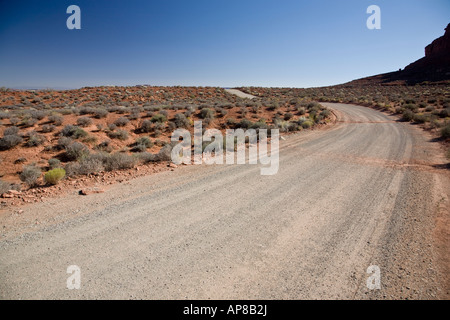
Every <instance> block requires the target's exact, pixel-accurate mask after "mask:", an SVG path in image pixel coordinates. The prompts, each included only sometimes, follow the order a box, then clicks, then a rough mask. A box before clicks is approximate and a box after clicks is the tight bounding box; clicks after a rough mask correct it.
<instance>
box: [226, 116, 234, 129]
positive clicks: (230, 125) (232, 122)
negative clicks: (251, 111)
mask: <svg viewBox="0 0 450 320" xmlns="http://www.w3.org/2000/svg"><path fill="white" fill-rule="evenodd" d="M226 124H227V126H229V127H230V128H234V127H236V124H237V122H236V120H235V119H233V118H228V119H227V121H226Z"/></svg>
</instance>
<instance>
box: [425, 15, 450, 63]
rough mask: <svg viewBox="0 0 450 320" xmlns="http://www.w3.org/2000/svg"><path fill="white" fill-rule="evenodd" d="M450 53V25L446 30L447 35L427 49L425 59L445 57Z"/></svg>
mask: <svg viewBox="0 0 450 320" xmlns="http://www.w3.org/2000/svg"><path fill="white" fill-rule="evenodd" d="M449 52H450V23H449V24H448V25H447V28H445V34H444V35H443V36H442V37H439V38H437V39H436V40H434V41H433V42H432V43H430V44H429V45H428V46H426V47H425V57H430V56H434V55H444V54H449Z"/></svg>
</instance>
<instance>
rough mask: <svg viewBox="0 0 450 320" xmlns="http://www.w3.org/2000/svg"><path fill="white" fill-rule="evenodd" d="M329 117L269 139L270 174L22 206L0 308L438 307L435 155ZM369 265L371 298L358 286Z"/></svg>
mask: <svg viewBox="0 0 450 320" xmlns="http://www.w3.org/2000/svg"><path fill="white" fill-rule="evenodd" d="M328 106H329V107H331V108H333V109H334V110H335V111H336V114H337V116H338V122H337V124H336V125H334V126H332V127H330V128H328V129H325V130H317V131H308V132H301V133H299V134H293V135H289V136H287V138H286V140H284V141H280V168H279V171H278V174H276V175H273V176H261V175H260V170H259V165H228V166H227V165H215V166H207V165H202V166H196V165H191V166H183V167H179V168H177V169H176V170H175V171H168V172H163V173H158V174H155V175H151V176H147V177H141V178H138V179H135V180H132V181H131V182H129V183H127V184H119V185H114V186H111V187H109V188H108V190H106V192H105V193H103V194H93V195H89V196H85V197H83V196H79V195H76V194H70V195H67V196H65V197H62V198H60V199H57V200H56V199H55V200H48V201H47V202H45V203H40V204H33V205H29V206H27V207H24V208H23V210H24V212H23V213H21V217H27V216H30V217H31V218H30V219H29V224H28V225H26V224H23V225H21V226H20V227H18V228H19V229H15V230H13V229H8V228H6V227H5V228H4V229H3V233H2V240H1V241H0V298H2V299H29V298H39V299H41V298H43V299H87V298H89V299H116V298H118V299H129V298H131V299H133V298H144V299H210V298H211V299H404V298H410V299H411V298H412V299H433V298H447V299H448V297H449V286H448V278H447V277H445V275H448V269H445V268H446V267H447V268H448V260H445V259H448V244H449V243H448V224H447V223H448V217H447V216H446V215H444V213H443V211H442V209H443V208H445V207H446V206H447V203H446V202H445V201H446V199H448V194H447V193H446V192H448V190H450V188H449V184H448V178H447V176H446V174H447V173H446V170H445V169H442V168H441V166H440V164H443V163H445V160H444V159H441V158H439V156H438V154H439V152H438V151H439V150H438V146H437V145H436V144H435V143H430V142H428V137H427V136H426V135H424V133H423V132H420V130H419V129H417V128H414V127H413V126H412V125H410V124H405V123H400V122H396V121H395V120H394V118H391V117H389V116H386V115H384V114H381V113H379V112H377V111H374V110H371V109H368V108H364V107H358V106H350V105H343V104H328ZM14 215H15V213H13V212H10V213H5V214H4V217H3V218H2V220H0V222H4V221H5V219H6V218H8V219H10V220H11V219H12V217H14ZM37 218H39V219H40V224H39V225H34V223H33V222H34V221H35V219H37ZM0 226H2V225H0ZM2 227H3V226H2ZM22 229H23V230H27V231H28V232H27V233H25V234H24V235H22V236H18V235H17V234H19V233H20V231H21V230H22ZM5 230H7V231H5ZM70 265H77V266H78V267H79V268H80V270H81V288H80V289H79V290H76V289H75V290H69V289H67V287H66V280H67V278H68V277H69V276H70V275H69V274H68V273H67V268H68V266H70ZM372 265H375V266H378V267H379V270H380V276H381V280H380V283H381V289H375V290H370V289H369V288H368V287H367V286H366V280H367V278H368V277H369V276H370V275H371V274H368V273H367V272H366V271H367V268H368V267H369V266H372Z"/></svg>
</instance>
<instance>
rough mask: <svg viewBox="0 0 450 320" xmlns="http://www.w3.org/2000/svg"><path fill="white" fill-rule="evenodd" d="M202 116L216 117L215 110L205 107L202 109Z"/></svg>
mask: <svg viewBox="0 0 450 320" xmlns="http://www.w3.org/2000/svg"><path fill="white" fill-rule="evenodd" d="M200 118H202V119H213V118H214V111H213V110H212V109H210V108H203V109H202V110H201V111H200Z"/></svg>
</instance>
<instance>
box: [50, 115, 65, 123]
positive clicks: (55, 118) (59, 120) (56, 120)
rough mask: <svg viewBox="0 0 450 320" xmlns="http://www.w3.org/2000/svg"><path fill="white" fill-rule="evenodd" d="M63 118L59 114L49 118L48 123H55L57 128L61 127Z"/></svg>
mask: <svg viewBox="0 0 450 320" xmlns="http://www.w3.org/2000/svg"><path fill="white" fill-rule="evenodd" d="M63 119H64V118H63V117H62V116H60V115H57V114H54V115H51V116H49V117H48V121H49V122H50V123H53V124H54V125H55V126H60V125H62V123H63Z"/></svg>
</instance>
